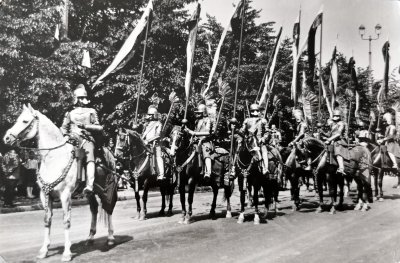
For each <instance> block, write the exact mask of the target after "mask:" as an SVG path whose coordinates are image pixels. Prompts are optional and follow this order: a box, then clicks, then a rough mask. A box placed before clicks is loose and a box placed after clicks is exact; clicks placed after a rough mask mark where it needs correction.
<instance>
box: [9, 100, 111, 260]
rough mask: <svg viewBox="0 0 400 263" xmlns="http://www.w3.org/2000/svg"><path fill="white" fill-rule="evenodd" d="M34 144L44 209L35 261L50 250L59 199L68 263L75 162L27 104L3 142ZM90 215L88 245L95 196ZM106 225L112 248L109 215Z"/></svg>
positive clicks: (48, 123) (46, 122) (56, 134)
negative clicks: (39, 244) (41, 230)
mask: <svg viewBox="0 0 400 263" xmlns="http://www.w3.org/2000/svg"><path fill="white" fill-rule="evenodd" d="M33 138H35V139H36V140H37V145H38V150H39V152H40V155H41V165H40V170H39V176H38V183H39V186H40V189H41V191H40V199H41V201H42V204H43V207H44V209H45V218H44V226H45V230H44V242H43V245H42V247H41V248H40V251H39V254H38V255H37V257H38V258H45V257H46V256H47V252H48V248H49V246H50V227H51V220H52V215H53V211H52V210H53V205H52V203H53V200H54V199H60V201H61V205H62V209H63V212H64V218H63V223H64V235H65V242H64V253H63V255H62V261H70V260H71V259H72V254H71V250H70V248H71V241H70V237H69V230H70V227H71V201H72V200H71V194H72V192H73V191H74V189H75V185H76V183H77V162H76V158H75V149H74V146H73V145H71V144H69V143H67V142H66V141H65V139H64V137H63V134H62V133H61V131H60V129H59V128H58V127H57V126H56V125H54V123H52V122H51V121H50V120H49V119H48V118H47V117H46V116H44V115H43V114H41V113H40V112H39V111H37V110H34V109H33V108H32V107H31V105H30V104H28V106H25V105H24V106H23V111H22V113H21V115H20V116H19V117H18V119H17V121H16V123H15V124H14V126H13V127H12V128H10V129H9V130H8V131H7V132H6V134H5V136H4V139H3V140H4V142H5V143H6V144H9V145H18V144H19V143H20V142H22V141H25V140H29V139H33ZM89 202H90V208H91V212H92V223H91V228H90V234H89V237H88V239H87V240H88V241H93V236H94V234H95V233H96V222H97V206H98V203H97V201H96V198H95V197H94V195H91V197H89ZM106 221H108V233H109V234H108V244H109V245H112V244H114V236H113V233H114V230H113V226H112V218H111V214H110V213H108V217H106Z"/></svg>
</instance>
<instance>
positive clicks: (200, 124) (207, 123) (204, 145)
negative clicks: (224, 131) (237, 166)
mask: <svg viewBox="0 0 400 263" xmlns="http://www.w3.org/2000/svg"><path fill="white" fill-rule="evenodd" d="M194 131H195V132H207V133H208V134H209V135H211V134H212V133H213V122H212V120H211V119H210V118H209V117H204V118H202V119H199V120H197V121H196V128H195V130H194ZM209 135H206V136H197V137H199V138H200V139H201V151H202V154H203V158H211V153H212V152H213V149H214V148H213V146H212V143H211V140H210V137H209Z"/></svg>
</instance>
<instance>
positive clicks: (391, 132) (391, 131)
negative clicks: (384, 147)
mask: <svg viewBox="0 0 400 263" xmlns="http://www.w3.org/2000/svg"><path fill="white" fill-rule="evenodd" d="M395 136H396V127H395V126H394V125H390V126H389V132H388V136H386V137H384V138H383V139H382V142H386V141H389V140H391V139H395Z"/></svg>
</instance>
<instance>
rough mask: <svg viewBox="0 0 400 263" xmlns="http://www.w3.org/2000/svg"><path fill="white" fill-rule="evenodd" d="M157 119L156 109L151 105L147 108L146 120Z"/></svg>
mask: <svg viewBox="0 0 400 263" xmlns="http://www.w3.org/2000/svg"><path fill="white" fill-rule="evenodd" d="M157 118H158V111H157V109H156V108H155V107H154V106H153V105H151V106H149V108H148V109H147V116H146V120H156V119H157Z"/></svg>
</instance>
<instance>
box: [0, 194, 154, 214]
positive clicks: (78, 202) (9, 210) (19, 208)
mask: <svg viewBox="0 0 400 263" xmlns="http://www.w3.org/2000/svg"><path fill="white" fill-rule="evenodd" d="M155 196H160V193H159V192H149V194H148V197H155ZM132 199H135V196H134V195H128V196H118V201H127V200H132ZM87 204H89V201H88V200H87V199H86V198H83V199H79V200H75V199H72V206H73V207H76V206H83V205H87ZM59 208H61V202H54V203H53V209H59ZM36 210H43V206H42V204H34V205H25V206H17V207H13V208H0V214H10V213H18V212H29V211H36Z"/></svg>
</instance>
